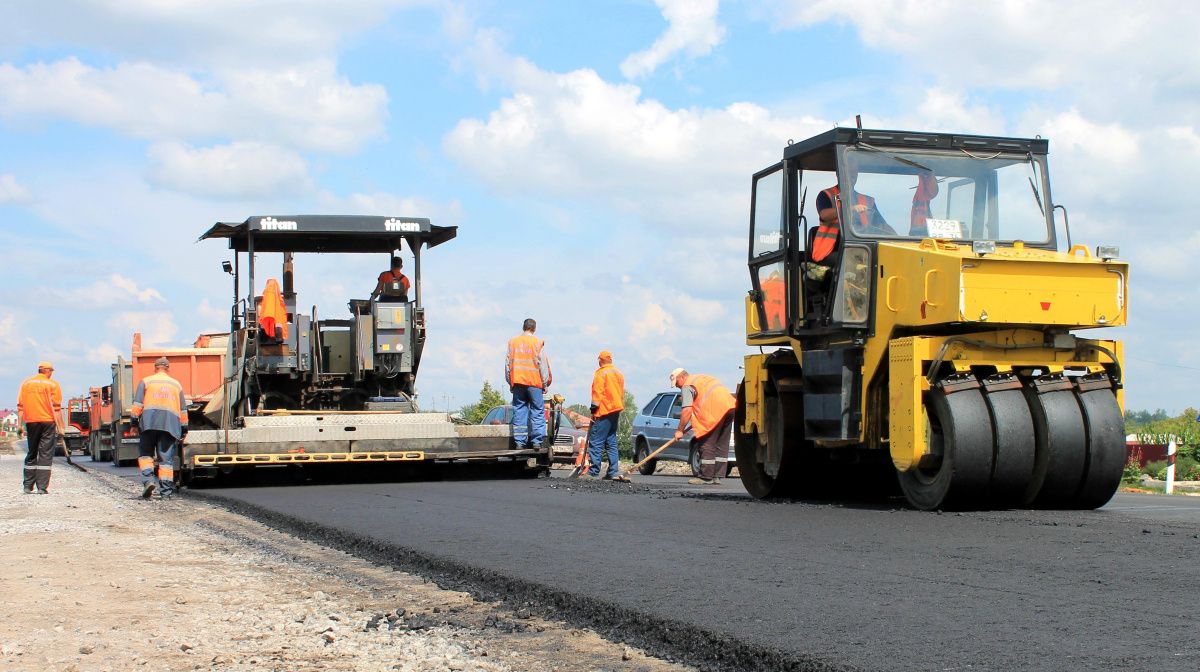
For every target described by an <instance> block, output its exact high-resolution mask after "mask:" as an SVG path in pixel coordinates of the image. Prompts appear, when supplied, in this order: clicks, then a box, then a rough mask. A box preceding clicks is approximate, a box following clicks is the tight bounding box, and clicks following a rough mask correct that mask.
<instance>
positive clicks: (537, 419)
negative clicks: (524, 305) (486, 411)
mask: <svg viewBox="0 0 1200 672" xmlns="http://www.w3.org/2000/svg"><path fill="white" fill-rule="evenodd" d="M521 329H522V333H521V335H520V336H514V337H512V338H511V339H509V341H508V356H506V357H505V358H504V381H505V382H507V383H508V389H509V391H510V392H512V406H513V416H512V435H513V441H514V442H516V444H517V448H518V449H521V448H529V447H531V446H532V447H539V446H541V445H542V442H543V441H545V440H546V415H545V413H544V411H543V406H544V404H545V402H544V400H543V394H544V393H545V391H546V388H548V387H550V383H551V382H552V381H553V379H554V376H553V375H552V374H551V372H550V360H549V359H547V358H546V355H545V353H543V352H542V350H543V349H544V348H545V345H546V344H545V342H544V341H542V339H540V338H538V337H537V336H534V332H536V331H537V322H535V321H534V320H533V319H532V318H529V319H526V320H525V322H524V323H523V324H522V325H521Z"/></svg>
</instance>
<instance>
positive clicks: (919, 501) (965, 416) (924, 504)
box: [898, 389, 993, 511]
mask: <svg viewBox="0 0 1200 672" xmlns="http://www.w3.org/2000/svg"><path fill="white" fill-rule="evenodd" d="M927 407H928V409H929V428H930V433H929V434H930V450H931V451H932V452H933V453H934V454H935V455H936V454H937V453H939V452H940V455H941V456H940V459H938V458H935V461H934V463H932V464H928V465H925V466H916V465H914V466H913V468H911V469H909V470H908V471H901V472H898V478H899V481H900V489H901V490H903V491H904V496H905V497H906V498H907V499H908V502H909V503H910V504H912V505H913V506H914V507H916V508H918V509H921V510H924V511H933V510H935V509H949V510H955V509H974V508H980V507H982V506H985V505H986V504H987V491H988V485H989V483H990V481H991V477H992V450H993V438H992V422H991V418H990V416H989V415H988V408H987V404H986V403H985V402H984V400H983V395H982V394H980V392H979V390H978V389H966V390H959V391H957V392H953V393H950V394H946V393H945V392H944V391H943V390H941V389H934V390H932V391H931V392H930V394H929V402H928V404H927Z"/></svg>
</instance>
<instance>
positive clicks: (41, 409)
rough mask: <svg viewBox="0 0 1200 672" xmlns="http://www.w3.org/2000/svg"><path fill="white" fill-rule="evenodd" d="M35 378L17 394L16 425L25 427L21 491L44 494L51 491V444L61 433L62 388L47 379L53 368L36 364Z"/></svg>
mask: <svg viewBox="0 0 1200 672" xmlns="http://www.w3.org/2000/svg"><path fill="white" fill-rule="evenodd" d="M37 371H38V372H37V375H36V376H33V377H31V378H28V379H26V380H25V382H23V383H21V391H20V393H18V395H17V424H18V425H21V424H24V425H25V443H26V444H27V447H28V449H27V452H26V453H25V474H24V481H23V483H22V486H21V487H22V490H23V491H24V492H25V494H27V495H28V494H32V493H33V488H34V486H37V493H38V494H39V495H44V494H46V493H47V492H49V489H50V465H51V464H52V463H53V462H54V445H55V444H56V443H57V440H58V436H59V435H60V434H62V388H61V387H59V386H58V383H57V382H55V381H53V380H50V377H51V376H52V375H54V365H53V364H51V363H50V362H38V368H37Z"/></svg>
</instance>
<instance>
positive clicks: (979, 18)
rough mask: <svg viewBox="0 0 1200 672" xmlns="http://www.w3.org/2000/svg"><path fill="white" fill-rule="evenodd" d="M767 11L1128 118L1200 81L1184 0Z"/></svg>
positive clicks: (911, 1)
mask: <svg viewBox="0 0 1200 672" xmlns="http://www.w3.org/2000/svg"><path fill="white" fill-rule="evenodd" d="M769 11H770V12H771V13H772V14H773V16H772V20H773V21H774V22H775V23H776V24H777V25H782V26H784V27H802V28H808V27H813V26H817V25H818V24H821V23H824V22H834V23H841V24H851V25H853V26H854V27H855V28H856V29H857V30H858V33H859V36H860V38H861V39H862V42H863V43H864V44H865V45H867V46H868V47H873V48H877V49H882V50H885V51H889V52H894V53H896V54H899V55H901V56H902V57H904V58H906V59H908V60H909V61H911V62H912V63H913V64H914V65H916V66H917V68H918V69H919V70H921V71H923V72H924V73H927V74H929V75H932V76H935V77H937V78H939V80H940V82H941V83H942V84H944V85H949V86H956V87H964V88H980V89H997V88H1001V89H1012V90H1043V91H1055V92H1057V91H1061V90H1062V89H1069V90H1071V91H1072V95H1073V97H1074V98H1076V99H1077V100H1080V101H1085V100H1086V101H1091V102H1092V103H1093V104H1095V105H1096V107H1095V108H1094V109H1095V110H1096V111H1100V110H1102V109H1103V110H1104V112H1105V114H1106V115H1113V116H1123V117H1125V118H1128V119H1134V118H1139V117H1142V116H1143V115H1144V114H1146V113H1150V112H1151V111H1153V113H1154V114H1156V115H1157V116H1160V117H1161V116H1162V115H1163V112H1162V110H1161V109H1160V110H1154V105H1153V100H1154V99H1162V100H1176V101H1180V98H1181V97H1182V98H1184V99H1191V98H1193V96H1194V93H1192V92H1194V91H1195V90H1196V87H1197V86H1198V85H1200V69H1197V68H1194V67H1189V66H1187V65H1185V64H1191V63H1196V62H1200V41H1197V40H1196V39H1195V32H1196V26H1197V25H1200V5H1193V4H1191V3H1156V4H1151V5H1147V6H1141V5H1131V4H1130V3H1128V2H1123V1H1121V0H1062V1H1058V2H1035V1H1033V0H1008V1H1005V2H970V3H963V2H957V1H955V0H787V1H786V2H783V3H782V4H780V5H776V6H774V7H773V8H772V9H771V10H769ZM1118 101H1119V102H1118ZM1089 109H1091V108H1089ZM1189 109H1190V108H1189ZM1167 116H1170V115H1167Z"/></svg>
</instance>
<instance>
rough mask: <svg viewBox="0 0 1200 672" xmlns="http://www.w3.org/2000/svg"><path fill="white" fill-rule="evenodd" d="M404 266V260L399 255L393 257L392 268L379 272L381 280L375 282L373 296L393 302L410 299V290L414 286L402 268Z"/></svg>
mask: <svg viewBox="0 0 1200 672" xmlns="http://www.w3.org/2000/svg"><path fill="white" fill-rule="evenodd" d="M403 268H404V260H403V259H401V258H400V257H399V256H395V257H392V268H391V270H388V271H384V272H382V273H380V274H379V281H378V282H376V283H375V291H373V292H371V298H372V299H374V298H378V299H379V300H380V301H392V302H395V301H408V290H409V289H411V288H412V283H411V282H409V281H408V277H407V276H405V275H404V273H403V271H402V270H401V269H403Z"/></svg>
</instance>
